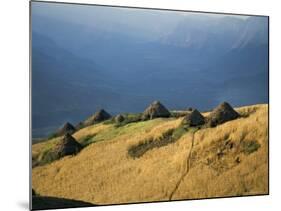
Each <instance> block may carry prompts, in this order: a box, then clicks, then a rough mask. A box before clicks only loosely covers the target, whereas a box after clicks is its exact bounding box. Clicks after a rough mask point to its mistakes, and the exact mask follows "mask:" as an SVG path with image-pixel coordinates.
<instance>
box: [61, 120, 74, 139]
mask: <svg viewBox="0 0 281 211" xmlns="http://www.w3.org/2000/svg"><path fill="white" fill-rule="evenodd" d="M75 131H76V129H75V127H74V126H73V125H72V124H70V123H69V122H66V123H65V124H64V125H63V126H62V127H61V128H60V129H59V130H58V131H57V132H56V135H57V136H62V135H65V134H67V133H69V134H73V133H74V132H75Z"/></svg>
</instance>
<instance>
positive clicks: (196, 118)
mask: <svg viewBox="0 0 281 211" xmlns="http://www.w3.org/2000/svg"><path fill="white" fill-rule="evenodd" d="M204 123H205V119H204V116H202V114H201V113H200V112H199V111H198V110H197V109H194V110H192V111H191V112H190V113H188V114H187V115H186V116H185V117H184V118H183V120H182V124H183V125H187V126H191V127H193V126H199V125H203V124H204Z"/></svg>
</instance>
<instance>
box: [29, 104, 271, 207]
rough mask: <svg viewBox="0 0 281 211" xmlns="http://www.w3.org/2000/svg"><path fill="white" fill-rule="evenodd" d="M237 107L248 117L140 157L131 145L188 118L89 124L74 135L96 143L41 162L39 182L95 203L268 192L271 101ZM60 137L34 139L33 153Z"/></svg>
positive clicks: (39, 188)
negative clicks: (131, 151)
mask: <svg viewBox="0 0 281 211" xmlns="http://www.w3.org/2000/svg"><path fill="white" fill-rule="evenodd" d="M236 111H238V112H239V113H240V114H241V115H242V117H241V118H239V119H236V120H233V121H230V122H227V123H224V124H222V125H219V126H217V127H215V128H201V129H199V130H197V131H196V130H190V131H188V132H186V133H185V134H184V135H183V136H181V137H180V138H179V139H178V140H177V141H176V142H175V143H171V144H168V145H166V146H162V147H159V148H153V149H151V150H149V151H147V152H146V153H144V154H143V155H142V156H141V157H139V158H135V159H134V158H132V157H130V156H129V155H128V149H129V148H130V147H131V146H134V145H136V144H139V143H142V142H143V141H144V140H145V139H148V138H151V137H161V136H162V135H163V133H164V132H165V131H167V130H168V129H171V128H176V127H178V126H179V124H180V122H181V120H182V118H177V119H176V118H169V119H162V118H158V119H154V120H149V121H144V122H137V123H131V124H128V125H125V126H122V127H117V128H116V127H114V126H113V125H111V124H103V123H101V124H97V125H94V126H90V127H87V128H84V129H82V130H80V131H78V132H76V133H75V134H74V135H73V136H74V137H75V138H76V139H77V140H78V141H82V140H85V137H88V139H92V141H93V143H92V144H89V145H88V146H87V147H85V148H84V149H83V150H82V151H81V152H80V153H79V154H77V155H76V156H67V157H64V158H62V159H60V160H57V161H54V162H52V163H50V164H46V165H43V166H38V167H35V168H33V170H32V185H33V188H34V189H35V190H36V192H38V193H39V194H41V195H44V196H52V197H59V198H68V199H75V200H81V201H85V202H90V203H93V204H116V203H132V202H144V201H167V200H176V199H194V198H206V197H220V196H240V195H253V194H267V193H268V105H266V104H264V105H253V106H246V107H241V108H236ZM204 115H205V116H206V115H207V113H205V114H204ZM58 139H59V138H56V139H53V140H50V141H48V142H44V143H39V144H35V145H33V149H32V150H33V151H32V154H33V157H36V156H39V155H40V151H42V150H43V149H46V148H48V147H51V146H52V145H53V144H54V143H55V142H56V141H57V140H58Z"/></svg>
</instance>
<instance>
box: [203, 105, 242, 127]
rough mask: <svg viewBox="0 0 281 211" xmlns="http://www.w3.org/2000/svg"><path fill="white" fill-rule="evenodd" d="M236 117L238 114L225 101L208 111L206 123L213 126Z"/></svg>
mask: <svg viewBox="0 0 281 211" xmlns="http://www.w3.org/2000/svg"><path fill="white" fill-rule="evenodd" d="M238 117H239V114H238V113H237V112H236V111H235V110H234V109H233V108H232V107H231V105H229V103H227V102H223V103H221V104H220V105H219V106H218V107H216V108H215V109H214V110H213V111H212V112H211V113H210V115H209V116H208V124H209V126H211V127H215V126H217V125H219V124H222V123H224V122H227V121H230V120H233V119H236V118H238Z"/></svg>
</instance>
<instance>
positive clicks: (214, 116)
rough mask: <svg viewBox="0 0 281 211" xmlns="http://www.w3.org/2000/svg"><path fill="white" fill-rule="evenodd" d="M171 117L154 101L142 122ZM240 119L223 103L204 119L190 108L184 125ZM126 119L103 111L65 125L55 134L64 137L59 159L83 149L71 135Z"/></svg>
mask: <svg viewBox="0 0 281 211" xmlns="http://www.w3.org/2000/svg"><path fill="white" fill-rule="evenodd" d="M171 116H173V115H172V114H171V112H170V111H169V110H168V109H167V108H166V107H165V106H164V105H162V104H161V103H160V102H159V101H154V102H153V103H152V104H150V105H149V106H148V107H147V108H146V109H145V111H144V112H143V113H142V115H141V118H140V121H145V120H150V119H155V118H168V117H171ZM238 117H239V114H238V113H237V112H236V111H235V110H234V109H233V108H232V107H231V105H229V103H227V102H223V103H221V104H220V105H219V106H218V107H216V108H215V109H214V110H213V111H211V112H210V114H209V115H208V116H207V117H204V116H203V115H202V114H201V113H200V112H199V111H198V110H197V109H192V108H189V109H188V110H187V111H186V112H185V113H184V117H183V120H182V125H185V126H189V127H197V126H203V125H205V126H206V127H215V126H217V125H218V124H222V123H224V122H227V121H230V120H233V119H236V118H238ZM125 118H126V117H125V116H123V115H122V114H119V115H117V116H115V117H112V116H111V115H110V114H109V113H107V112H106V111H105V110H103V109H101V110H99V111H98V112H96V113H95V114H93V115H92V116H90V117H89V118H88V119H86V120H85V121H83V122H80V123H79V124H78V125H77V126H76V127H74V126H73V125H72V124H70V123H65V124H64V126H63V127H62V128H60V129H59V130H58V131H57V132H56V133H55V135H56V136H64V137H63V139H62V140H61V142H60V143H59V144H58V145H57V147H56V151H57V153H58V155H59V157H62V156H65V155H71V154H76V153H78V152H79V151H80V150H81V149H82V146H81V144H80V143H79V142H77V141H76V140H75V138H73V137H72V136H71V134H73V133H75V132H76V131H77V130H79V129H81V128H83V127H87V126H90V125H93V124H97V123H100V122H103V121H105V120H108V119H114V121H115V122H122V121H124V120H125Z"/></svg>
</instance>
